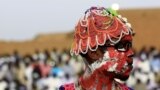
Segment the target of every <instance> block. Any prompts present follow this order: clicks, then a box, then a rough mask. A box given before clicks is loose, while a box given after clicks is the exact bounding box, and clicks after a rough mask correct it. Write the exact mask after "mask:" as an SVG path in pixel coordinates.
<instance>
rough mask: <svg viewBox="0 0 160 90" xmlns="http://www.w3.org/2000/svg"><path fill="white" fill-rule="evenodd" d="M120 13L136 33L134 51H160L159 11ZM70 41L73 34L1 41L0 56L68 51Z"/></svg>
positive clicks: (124, 11) (128, 11)
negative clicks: (150, 49)
mask: <svg viewBox="0 0 160 90" xmlns="http://www.w3.org/2000/svg"><path fill="white" fill-rule="evenodd" d="M120 13H121V14H122V16H124V17H127V18H128V20H129V22H130V23H132V27H133V29H134V31H135V32H136V35H135V37H134V47H135V48H136V50H139V49H141V47H143V46H146V47H150V46H155V47H156V48H158V49H160V9H148V10H145V9H144V10H123V11H120ZM72 39H73V32H70V33H62V34H46V35H38V36H35V39H33V40H31V41H23V42H16V41H14V42H12V41H10V42H6V41H2V40H1V41H0V55H1V54H5V53H9V54H12V53H13V52H14V50H17V51H18V52H20V53H21V54H22V55H25V54H28V53H29V54H30V53H34V52H35V50H40V51H43V50H45V49H47V50H52V49H53V48H57V49H59V50H62V49H69V48H70V46H71V42H72Z"/></svg>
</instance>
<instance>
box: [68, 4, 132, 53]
mask: <svg viewBox="0 0 160 90" xmlns="http://www.w3.org/2000/svg"><path fill="white" fill-rule="evenodd" d="M132 33H133V31H132V30H131V25H130V23H128V22H127V19H126V18H122V17H121V15H117V14H115V13H114V11H113V10H111V9H106V8H103V7H91V8H90V9H88V10H87V11H86V12H85V15H84V17H83V18H81V19H80V20H79V22H78V24H77V25H76V27H75V34H74V41H73V45H72V47H71V54H75V55H78V54H79V53H83V54H86V53H87V52H88V50H91V51H96V50H97V48H98V46H100V45H101V46H102V45H104V44H105V42H106V41H107V40H109V41H110V42H111V43H113V44H116V43H118V42H119V41H120V40H121V39H122V37H124V36H125V35H129V34H132Z"/></svg>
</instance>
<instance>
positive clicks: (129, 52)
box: [127, 48, 134, 57]
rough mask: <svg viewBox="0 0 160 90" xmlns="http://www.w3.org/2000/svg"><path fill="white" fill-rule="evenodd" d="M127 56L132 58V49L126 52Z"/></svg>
mask: <svg viewBox="0 0 160 90" xmlns="http://www.w3.org/2000/svg"><path fill="white" fill-rule="evenodd" d="M127 56H128V57H133V56H134V51H133V49H132V48H130V49H129V50H128V51H127Z"/></svg>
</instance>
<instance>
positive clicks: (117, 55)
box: [108, 48, 127, 72]
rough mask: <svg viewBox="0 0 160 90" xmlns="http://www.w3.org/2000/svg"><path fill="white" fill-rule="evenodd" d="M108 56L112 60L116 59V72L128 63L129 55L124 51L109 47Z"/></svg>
mask: <svg viewBox="0 0 160 90" xmlns="http://www.w3.org/2000/svg"><path fill="white" fill-rule="evenodd" d="M108 57H109V58H110V60H111V62H113V61H114V63H115V64H116V67H115V64H114V65H113V66H112V67H115V71H116V72H121V70H122V68H123V66H124V65H125V63H126V60H127V56H126V55H125V53H124V52H118V51H117V50H115V49H114V48H109V49H108Z"/></svg>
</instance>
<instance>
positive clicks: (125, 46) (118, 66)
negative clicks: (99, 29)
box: [87, 35, 134, 80]
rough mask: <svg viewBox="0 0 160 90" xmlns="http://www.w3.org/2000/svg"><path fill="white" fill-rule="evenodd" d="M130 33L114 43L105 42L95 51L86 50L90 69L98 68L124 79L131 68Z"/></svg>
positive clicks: (106, 73)
mask: <svg viewBox="0 0 160 90" xmlns="http://www.w3.org/2000/svg"><path fill="white" fill-rule="evenodd" d="M133 54H134V53H133V50H132V35H126V36H124V37H123V38H122V39H121V41H120V42H118V43H116V44H112V43H106V44H105V45H104V46H99V48H98V49H97V50H96V51H88V55H89V57H90V59H87V60H89V61H88V62H89V64H90V67H91V69H92V71H94V70H99V71H100V72H102V73H103V74H104V75H106V76H108V75H111V76H112V77H114V78H118V79H121V80H126V79H128V77H129V74H130V72H131V70H132V63H133V60H132V56H133Z"/></svg>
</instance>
